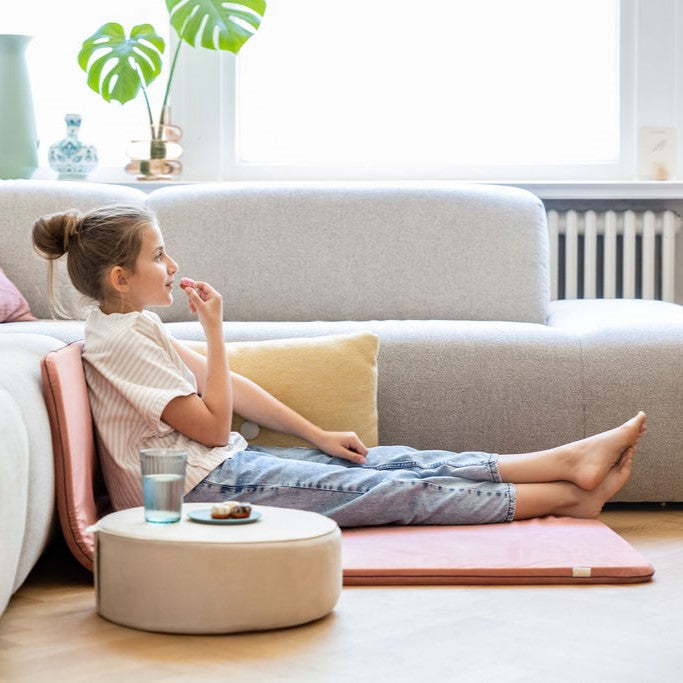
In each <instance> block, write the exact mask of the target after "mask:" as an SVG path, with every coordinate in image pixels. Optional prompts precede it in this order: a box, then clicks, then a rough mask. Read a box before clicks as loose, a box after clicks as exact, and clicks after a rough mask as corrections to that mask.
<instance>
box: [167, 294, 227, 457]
mask: <svg viewBox="0 0 683 683" xmlns="http://www.w3.org/2000/svg"><path fill="white" fill-rule="evenodd" d="M185 292H186V294H187V296H188V298H189V301H190V310H192V311H193V312H196V313H197V316H198V317H199V322H200V323H201V325H202V327H203V328H204V334H205V336H206V342H207V354H206V370H205V372H204V376H203V378H201V379H202V392H201V394H202V395H201V397H200V396H199V395H197V394H190V395H189V396H178V397H176V398H174V399H172V400H171V401H169V402H168V404H167V406H166V407H165V408H164V411H163V412H162V414H161V419H162V420H163V421H164V422H165V423H166V424H168V425H170V426H171V427H173V428H174V429H176V430H177V431H179V432H181V433H182V434H185V436H188V437H189V438H191V439H194V440H195V441H198V442H199V443H203V444H204V445H206V446H211V447H214V446H225V445H226V444H227V443H228V440H229V439H230V426H231V424H232V382H230V381H229V379H228V378H229V376H230V368H229V367H228V357H227V354H226V352H225V345H224V343H223V299H222V297H221V295H220V294H219V293H218V292H216V291H215V290H214V289H213V288H212V287H211V286H210V285H208V284H207V283H205V282H196V283H193V286H191V287H189V286H188V287H185ZM200 375H201V373H200ZM199 379H200V378H198V380H199ZM198 383H199V381H198Z"/></svg>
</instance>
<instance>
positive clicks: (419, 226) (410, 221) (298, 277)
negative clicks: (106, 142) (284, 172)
mask: <svg viewBox="0 0 683 683" xmlns="http://www.w3.org/2000/svg"><path fill="white" fill-rule="evenodd" d="M149 204H150V206H151V207H152V208H153V209H154V211H155V212H156V214H157V216H158V217H159V221H160V225H161V228H162V232H163V234H164V238H165V241H166V246H167V249H168V251H169V253H170V254H171V255H172V256H173V257H174V258H175V259H176V260H177V261H178V263H179V276H181V277H182V276H188V277H191V278H194V279H200V280H206V281H208V282H210V283H212V284H213V285H214V286H215V287H216V288H217V289H218V290H219V291H221V292H222V294H223V298H224V308H225V319H226V320H244V321H254V320H270V321H280V320H290V321H305V320H372V319H452V320H514V321H521V322H536V323H544V322H545V319H546V316H547V311H548V303H549V297H550V289H549V255H548V233H547V226H546V215H545V211H544V208H543V204H542V202H541V201H540V200H539V199H538V198H537V197H535V196H534V195H532V194H531V193H528V192H526V191H523V190H519V189H516V188H505V187H497V186H485V185H472V184H457V183H425V184H422V185H416V184H407V183H404V184H397V183H314V182H307V183H303V182H302V183H280V182H278V183H214V184H210V185H208V184H207V185H186V186H178V187H172V188H163V189H160V190H156V191H154V192H152V193H151V195H150V197H149ZM186 306H187V304H186V301H185V297H184V296H176V301H175V302H174V304H173V306H171V307H170V308H169V309H164V310H163V311H161V310H160V311H159V314H160V315H161V316H162V318H163V319H164V320H166V321H180V320H188V319H191V316H190V315H189V314H188V313H187V308H186Z"/></svg>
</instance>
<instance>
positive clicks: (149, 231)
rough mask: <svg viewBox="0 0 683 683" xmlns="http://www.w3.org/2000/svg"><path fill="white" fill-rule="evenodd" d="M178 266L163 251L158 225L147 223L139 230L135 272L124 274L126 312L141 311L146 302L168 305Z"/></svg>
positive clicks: (155, 304) (171, 296) (170, 300)
mask: <svg viewBox="0 0 683 683" xmlns="http://www.w3.org/2000/svg"><path fill="white" fill-rule="evenodd" d="M177 270H178V264H177V263H176V262H175V261H174V260H173V259H172V258H171V257H170V256H169V255H168V254H167V253H166V251H165V247H164V238H163V236H162V235H161V230H159V226H158V225H156V223H153V224H150V225H149V226H148V227H147V228H145V230H144V232H143V233H142V245H141V247H140V253H139V254H138V258H137V261H136V262H135V272H134V273H129V274H128V275H127V282H128V292H127V294H126V297H125V300H126V309H127V311H126V312H130V311H142V309H143V308H145V306H170V305H171V304H172V303H173V293H172V289H173V276H174V275H175V273H176V271H177Z"/></svg>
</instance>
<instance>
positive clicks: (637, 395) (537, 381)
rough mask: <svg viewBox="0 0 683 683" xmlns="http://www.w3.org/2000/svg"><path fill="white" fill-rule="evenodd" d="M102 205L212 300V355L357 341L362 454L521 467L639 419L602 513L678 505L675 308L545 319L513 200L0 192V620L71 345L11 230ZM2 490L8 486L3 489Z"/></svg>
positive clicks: (465, 195)
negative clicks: (152, 227) (128, 213)
mask: <svg viewBox="0 0 683 683" xmlns="http://www.w3.org/2000/svg"><path fill="white" fill-rule="evenodd" d="M114 201H126V202H135V203H141V204H144V203H147V204H148V205H149V206H151V207H152V208H153V209H154V210H155V211H156V213H157V215H158V217H159V220H160V224H161V227H162V230H163V232H164V236H165V239H166V245H167V248H168V251H169V253H170V254H171V255H172V256H173V257H174V258H175V259H176V260H177V261H178V262H179V267H180V271H179V276H189V277H195V278H200V279H205V280H208V281H209V282H212V283H213V284H214V286H216V287H217V288H218V289H219V290H220V291H222V293H223V295H224V301H225V321H226V322H225V326H224V328H225V338H226V340H250V339H252V340H256V339H268V338H282V337H294V336H313V335H322V334H332V333H339V332H345V331H352V330H370V331H374V332H376V333H377V334H378V335H379V337H380V350H379V389H378V397H377V399H378V410H379V427H380V442H381V443H407V444H409V445H412V446H415V447H418V448H420V447H425V448H426V447H436V448H447V449H452V450H466V449H482V450H491V451H497V452H522V451H528V450H537V449H542V448H546V447H550V446H553V445H556V444H558V443H561V442H566V441H570V440H573V439H578V438H581V437H583V436H584V435H588V434H591V433H595V432H598V431H601V430H604V429H607V428H609V427H611V426H613V425H616V424H618V423H619V422H621V421H623V420H625V419H627V418H628V417H630V416H632V415H634V414H635V413H636V412H637V411H638V410H639V409H643V410H645V411H646V412H647V413H648V416H649V421H648V425H649V430H648V433H647V436H646V438H645V439H643V441H642V442H641V446H640V448H639V455H638V458H637V461H636V465H635V467H634V474H633V477H632V479H631V481H630V483H629V484H628V485H627V486H626V487H625V488H624V489H622V491H620V492H619V494H618V496H617V498H616V500H619V501H681V500H683V419H682V416H683V306H679V305H676V304H668V303H662V302H658V301H656V302H653V301H643V300H579V301H550V298H549V291H550V290H549V254H548V236H547V227H546V220H545V211H544V207H543V205H542V203H541V201H540V200H539V199H537V198H536V197H535V196H533V195H532V194H529V193H528V192H525V191H522V190H516V189H509V188H502V187H493V186H476V185H471V184H462V185H459V184H453V183H429V184H397V183H344V184H334V183H249V184H239V183H225V184H207V185H187V186H178V187H169V188H164V189H158V190H154V191H152V192H151V193H149V194H147V193H144V192H142V191H138V190H134V189H131V188H127V187H116V186H102V185H95V184H88V183H65V182H61V183H60V182H52V181H45V182H40V181H4V182H0V240H1V244H2V246H1V247H0V267H2V268H3V269H4V270H5V272H6V274H7V275H8V276H9V277H10V278H11V279H12V281H13V282H14V283H15V284H16V285H17V287H18V288H19V289H20V290H21V292H22V293H23V294H24V296H25V297H26V299H27V300H28V302H29V304H30V307H31V310H32V312H33V314H34V315H35V316H37V317H38V318H40V320H39V321H37V322H22V323H5V324H1V325H0V353H1V354H2V364H0V403H1V405H0V409H1V412H0V414H1V415H2V420H3V436H5V435H9V436H6V437H5V438H3V442H4V446H3V449H4V453H3V461H2V465H1V467H2V473H3V481H0V487H2V496H0V508H1V510H0V520H2V522H0V524H2V525H3V527H2V530H3V535H2V538H3V541H4V540H5V539H7V538H10V539H11V542H10V551H9V552H6V553H4V554H3V555H4V556H3V558H2V563H3V564H2V572H3V574H2V586H0V609H1V608H2V606H3V605H4V602H3V600H4V599H5V598H7V597H8V596H9V595H10V594H11V591H12V590H14V589H16V587H18V585H20V584H21V582H22V581H23V580H24V578H25V576H26V574H27V573H28V571H29V570H30V568H31V566H33V563H35V560H36V559H37V557H38V556H39V554H40V552H41V551H42V549H43V547H44V545H45V542H46V540H47V538H48V537H49V534H50V529H51V528H52V526H51V525H52V524H53V519H54V514H53V493H52V491H51V489H50V487H51V483H52V479H51V474H50V472H51V467H52V461H51V453H50V452H49V448H48V444H49V439H50V436H49V428H48V424H47V418H46V414H45V409H44V406H43V405H42V403H41V401H40V398H39V396H40V394H39V388H40V385H39V382H40V380H39V372H38V369H37V368H38V365H37V364H38V361H39V358H40V357H41V356H42V355H44V354H45V353H47V351H49V350H50V349H52V348H55V347H57V346H59V345H60V344H62V343H64V342H68V341H73V340H75V339H80V338H82V336H83V322H82V312H79V297H78V296H76V295H75V294H74V292H73V290H72V289H71V286H70V285H69V283H68V279H67V278H66V275H65V272H64V269H63V268H61V269H60V278H61V280H60V283H61V284H60V289H61V291H62V294H63V295H65V296H66V298H67V299H68V300H69V302H70V306H71V307H72V311H73V315H74V317H75V318H76V319H75V320H69V321H64V320H53V319H50V315H51V314H50V310H49V307H48V303H47V297H46V293H45V291H46V287H45V282H46V280H45V268H44V266H43V264H42V263H41V262H40V261H39V260H38V259H37V258H36V257H35V256H34V255H33V253H32V250H31V246H30V231H29V228H30V225H31V223H32V221H33V220H34V218H35V217H37V216H38V215H40V214H42V213H48V212H53V211H58V210H64V209H68V208H73V207H75V208H79V209H87V208H90V207H94V206H98V205H101V204H105V203H111V202H114ZM158 312H159V313H160V315H161V316H162V318H163V319H164V321H165V322H166V323H167V324H168V326H169V329H170V330H171V332H172V333H173V334H174V335H175V336H177V337H178V338H182V339H199V338H201V328H200V327H199V325H198V323H197V322H195V321H193V320H192V316H191V315H189V314H188V312H187V311H186V309H185V306H184V302H183V297H176V302H175V303H174V304H173V306H171V307H170V308H168V309H163V310H159V311H158ZM8 443H9V447H8V446H7V444H8ZM6 473H8V474H7V475H6ZM10 475H11V476H14V480H12V481H13V482H14V483H12V485H9V484H7V483H6V481H4V479H5V476H10ZM7 481H9V480H7ZM37 500H39V501H40V514H39V517H40V519H37V518H36V514H37V511H36V501H37ZM41 515H42V516H41ZM8 577H9V578H8ZM3 591H4V593H3Z"/></svg>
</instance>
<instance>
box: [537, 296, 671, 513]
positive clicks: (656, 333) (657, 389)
mask: <svg viewBox="0 0 683 683" xmlns="http://www.w3.org/2000/svg"><path fill="white" fill-rule="evenodd" d="M548 324H549V326H550V328H551V329H553V330H556V331H561V332H563V333H565V334H567V335H571V336H572V337H573V338H574V339H575V340H576V341H577V342H578V343H579V345H580V349H581V382H582V384H583V389H582V393H583V396H584V410H585V428H586V432H587V433H588V434H591V433H595V432H597V431H600V430H601V429H604V428H605V427H604V425H605V424H609V423H610V422H611V423H613V424H617V423H619V422H621V421H624V420H626V419H628V418H629V417H632V416H633V415H635V414H636V413H637V412H638V411H639V410H644V411H645V413H647V415H648V418H649V419H648V432H647V436H646V438H644V439H642V441H641V443H640V444H639V446H638V454H637V456H636V460H635V463H634V468H633V469H634V474H633V476H632V477H631V480H630V481H629V483H628V484H627V485H626V486H625V487H624V488H623V489H621V491H619V494H618V495H619V500H622V501H648V500H649V501H673V500H680V490H681V484H682V481H681V477H680V472H681V458H683V449H682V448H681V444H683V419H681V415H682V412H681V411H682V410H683V353H681V349H683V306H678V305H676V304H670V303H666V302H662V301H647V300H642V299H597V300H590V301H589V300H578V301H577V300H572V301H570V300H567V301H554V302H552V303H551V306H550V317H549V319H548ZM677 473H678V474H677Z"/></svg>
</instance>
